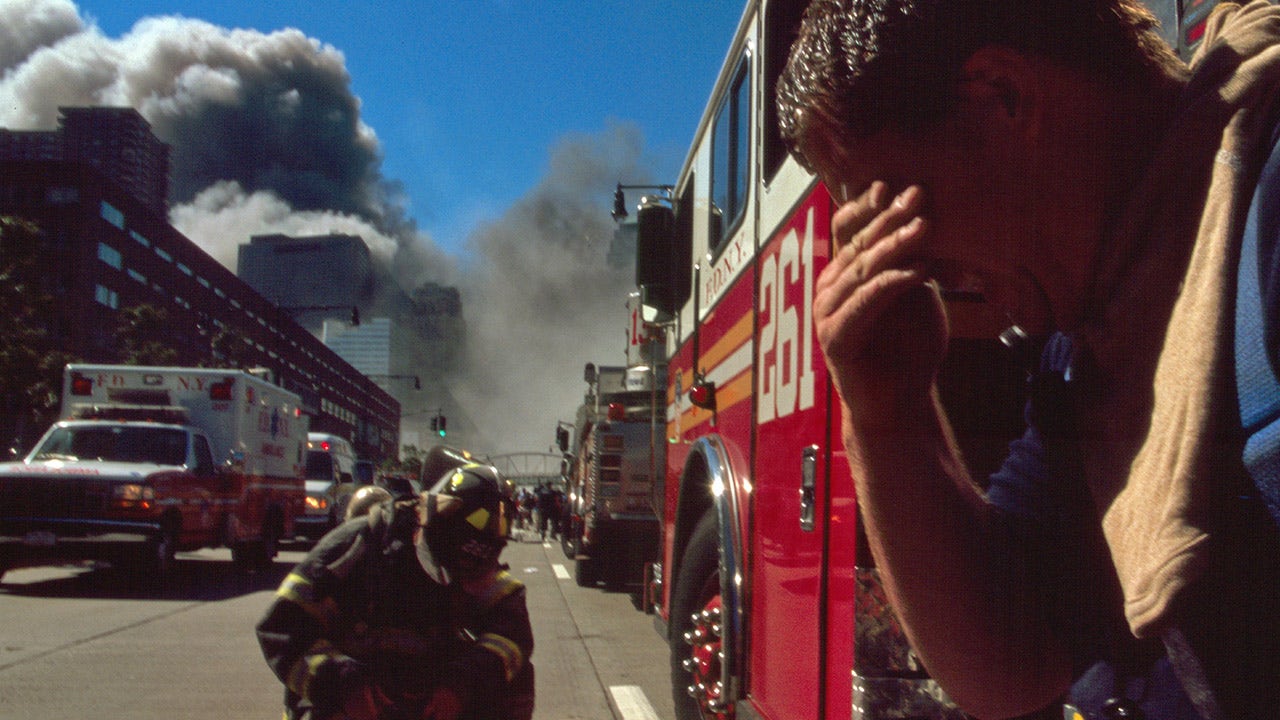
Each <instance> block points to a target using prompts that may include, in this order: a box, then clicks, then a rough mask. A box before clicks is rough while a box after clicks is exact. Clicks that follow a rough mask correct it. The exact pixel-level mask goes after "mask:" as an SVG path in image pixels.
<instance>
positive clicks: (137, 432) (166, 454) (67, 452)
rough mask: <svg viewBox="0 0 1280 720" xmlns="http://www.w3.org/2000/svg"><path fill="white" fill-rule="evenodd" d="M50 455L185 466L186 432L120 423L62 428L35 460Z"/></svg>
mask: <svg viewBox="0 0 1280 720" xmlns="http://www.w3.org/2000/svg"><path fill="white" fill-rule="evenodd" d="M51 458H63V459H69V460H114V461H117V462H136V463H152V464H155V465H183V464H185V463H186V461H187V434H186V433H185V432H183V431H182V430H177V429H174V428H155V427H146V428H144V427H123V426H120V425H89V426H71V427H60V428H56V429H54V431H53V432H52V433H50V435H49V437H48V438H47V439H46V440H45V442H44V444H42V445H41V446H40V447H39V449H37V450H36V454H35V459H37V460H46V459H51Z"/></svg>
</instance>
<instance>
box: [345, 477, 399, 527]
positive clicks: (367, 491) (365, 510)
mask: <svg viewBox="0 0 1280 720" xmlns="http://www.w3.org/2000/svg"><path fill="white" fill-rule="evenodd" d="M391 499H392V496H391V493H390V492H389V491H388V490H387V489H386V488H383V487H379V486H377V485H365V486H364V487H362V488H360V489H359V490H356V491H355V492H353V493H351V500H349V501H348V502H347V519H348V520H350V519H351V518H353V517H357V516H360V515H368V514H369V511H370V510H372V509H373V506H374V505H381V504H382V503H384V502H386V501H387V500H391Z"/></svg>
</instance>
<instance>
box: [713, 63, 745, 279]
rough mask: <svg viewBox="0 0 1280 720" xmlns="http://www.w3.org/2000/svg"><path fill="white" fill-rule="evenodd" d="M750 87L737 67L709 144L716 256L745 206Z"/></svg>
mask: <svg viewBox="0 0 1280 720" xmlns="http://www.w3.org/2000/svg"><path fill="white" fill-rule="evenodd" d="M750 91H751V83H750V82H749V81H748V75H747V60H745V59H744V60H743V61H742V63H741V64H739V65H738V69H737V71H736V72H735V73H734V75H733V82H731V83H730V84H729V92H728V93H727V94H726V95H725V96H724V98H723V99H722V100H721V101H720V109H719V110H718V111H717V112H716V121H715V127H714V129H713V133H714V134H713V136H712V141H711V227H710V242H709V245H710V250H711V252H712V253H713V254H715V253H717V252H718V251H719V249H720V245H721V244H722V243H723V242H724V240H725V238H727V237H729V235H730V234H731V233H732V232H733V231H734V230H735V229H736V228H737V225H738V223H739V222H741V220H742V216H743V211H744V210H745V209H746V206H747V188H748V181H749V178H750V175H749V173H748V171H749V169H750V167H751V164H750V159H751V153H750V148H751V143H750V141H751V123H750V115H749V113H750V109H751V96H750Z"/></svg>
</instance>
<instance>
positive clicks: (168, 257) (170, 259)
mask: <svg viewBox="0 0 1280 720" xmlns="http://www.w3.org/2000/svg"><path fill="white" fill-rule="evenodd" d="M156 254H157V255H159V256H160V259H161V260H164V261H165V262H173V256H172V255H170V254H169V253H167V252H165V251H164V250H161V249H160V248H156Z"/></svg>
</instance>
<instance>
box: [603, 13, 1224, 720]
mask: <svg viewBox="0 0 1280 720" xmlns="http://www.w3.org/2000/svg"><path fill="white" fill-rule="evenodd" d="M805 4H806V3H804V2H794V1H793V2H783V1H781V0H753V1H752V2H748V3H747V6H746V9H745V12H744V14H743V16H742V19H741V21H740V23H739V25H738V28H737V31H736V33H735V35H734V38H733V41H732V44H731V45H730V47H729V51H728V54H727V56H726V59H725V62H724V64H723V66H722V69H721V71H720V74H719V75H718V77H717V80H716V83H715V85H714V89H713V91H712V95H711V98H710V101H709V102H708V104H707V106H706V108H705V110H704V113H703V115H702V118H701V120H700V122H699V125H698V128H697V131H696V134H695V136H694V138H693V142H692V146H691V149H690V151H689V154H688V156H687V157H686V160H685V162H684V164H683V167H682V168H681V170H680V172H679V174H678V176H677V177H676V178H675V182H674V184H672V185H669V186H666V185H664V186H632V187H633V188H641V189H643V188H647V189H649V190H650V191H651V193H650V194H649V195H648V196H647V197H644V198H643V199H641V200H640V201H639V203H637V206H636V208H635V209H636V222H637V225H638V228H637V232H638V243H637V247H638V250H637V263H636V265H637V267H636V276H637V285H638V286H639V287H640V291H641V295H642V305H643V309H644V314H643V320H644V322H646V323H649V324H652V325H655V326H659V327H661V328H663V332H664V336H665V338H666V355H667V357H668V362H669V364H668V366H667V369H666V381H665V383H664V384H665V390H664V392H663V395H664V398H663V400H662V403H663V404H664V405H665V409H666V422H665V425H666V428H665V438H664V445H665V461H664V467H665V469H664V470H662V471H661V472H660V473H659V475H660V483H659V487H662V488H663V489H664V494H663V497H662V498H661V499H660V502H659V510H660V513H661V518H662V520H661V522H662V527H661V550H660V558H659V559H658V560H657V561H656V562H654V563H652V564H651V565H650V566H649V567H648V569H647V572H646V579H645V603H646V605H647V607H648V609H649V610H650V611H652V612H653V613H654V614H655V621H656V625H657V627H658V630H659V632H660V633H661V634H662V635H664V636H665V637H666V638H667V640H668V642H669V644H670V647H671V675H672V685H673V692H674V695H675V703H676V709H677V713H678V715H679V717H680V718H682V720H692V719H693V718H699V717H703V718H731V717H733V716H735V715H739V716H743V717H759V718H768V719H771V720H784V719H788V718H799V717H806V718H815V717H817V718H851V717H854V718H912V717H930V718H946V717H963V715H962V714H961V713H960V711H959V710H958V709H956V708H955V707H954V706H953V705H952V704H951V703H950V702H949V700H948V699H947V698H946V696H945V694H944V693H943V692H942V690H941V689H940V688H939V687H938V686H937V685H936V683H934V682H933V681H932V680H930V679H929V678H928V676H927V675H926V673H925V672H924V670H923V668H922V667H921V665H920V663H919V661H918V660H917V659H916V658H915V656H914V655H913V654H912V652H911V649H910V647H909V646H908V645H907V643H906V641H905V639H904V637H903V634H902V632H901V629H900V627H899V625H898V623H897V620H896V619H895V617H894V615H893V612H892V610H891V608H890V606H889V605H888V603H887V601H886V599H885V595H884V592H883V589H882V588H881V587H880V585H879V582H878V578H877V575H876V570H875V568H874V566H873V562H872V560H871V558H870V556H869V553H866V552H865V543H864V542H861V541H860V540H859V537H860V534H861V532H862V531H861V529H860V522H859V517H858V511H857V503H856V498H855V497H854V491H853V487H854V485H853V482H852V479H851V477H850V475H849V466H848V463H847V460H846V457H845V454H844V450H843V447H842V443H841V438H840V427H839V425H840V417H841V413H840V410H839V407H838V404H837V403H838V399H837V398H836V396H835V393H834V391H833V390H832V387H831V384H830V382H829V379H828V377H827V371H826V367H825V365H824V363H823V361H822V358H821V353H820V350H819V348H818V343H817V340H816V337H815V333H814V329H813V319H812V303H813V294H814V284H815V280H816V278H817V276H818V274H819V273H820V272H821V270H822V269H823V267H824V266H825V265H826V263H827V262H828V260H829V257H830V253H831V215H832V213H833V211H834V209H835V208H834V206H833V203H832V200H831V196H830V194H829V192H828V191H827V189H826V188H824V187H823V186H822V185H821V183H820V182H819V181H818V179H817V178H815V177H814V176H812V175H810V174H809V173H808V172H806V171H805V170H804V169H803V168H802V167H801V166H800V165H799V164H798V163H797V162H796V161H795V160H794V158H792V157H790V156H789V154H788V152H787V150H786V148H785V146H784V144H783V142H782V141H781V138H780V136H779V133H778V130H777V116H776V104H775V83H776V79H777V77H778V76H779V74H780V72H781V69H782V67H783V66H784V64H785V61H786V58H787V54H788V52H789V45H790V41H791V39H792V38H793V37H795V33H796V30H797V28H798V26H799V22H800V18H801V16H802V14H803V12H804V7H805ZM1154 4H1156V3H1155V2H1153V5H1154ZM1212 4H1213V3H1212V2H1206V1H1204V0H1183V1H1182V2H1180V3H1178V4H1177V5H1175V4H1174V0H1163V1H1162V2H1160V3H1159V5H1160V7H1158V8H1156V11H1157V15H1158V16H1159V17H1160V18H1161V19H1162V20H1163V23H1164V27H1165V28H1167V34H1166V39H1167V40H1169V41H1170V42H1172V43H1176V44H1177V46H1178V47H1179V49H1181V50H1184V51H1188V50H1190V49H1191V48H1192V47H1193V46H1194V44H1195V41H1196V40H1198V38H1199V33H1200V32H1201V31H1202V30H1203V19H1204V16H1205V14H1206V13H1207V10H1208V8H1209V6H1211V5H1212ZM1179 21H1180V22H1179ZM626 189H628V186H625V185H621V184H620V185H619V186H618V189H617V193H616V195H615V211H614V214H615V217H621V216H625V215H627V214H628V213H627V207H626V203H625V195H624V190H626ZM944 300H945V301H946V303H947V306H948V313H949V317H950V320H951V325H952V333H953V337H952V339H951V342H950V344H949V351H948V356H947V358H946V360H945V363H944V366H943V368H942V375H941V377H940V380H939V385H940V392H941V396H942V400H943V402H944V404H945V405H946V407H947V410H948V413H949V415H950V417H951V419H952V422H953V424H954V426H955V429H956V432H957V435H958V437H957V440H958V442H959V443H960V445H961V448H962V450H963V452H964V456H965V458H966V461H967V462H969V463H970V465H971V466H972V467H971V470H972V471H973V476H974V477H979V478H981V477H986V476H987V475H988V474H989V473H990V472H991V471H993V470H994V469H996V468H997V467H998V463H999V461H1000V459H1001V457H1002V456H1003V454H1004V452H1005V449H1006V447H1007V443H1008V442H1009V441H1010V440H1011V439H1013V438H1014V437H1016V436H1017V434H1018V433H1019V432H1020V431H1021V426H1022V417H1021V413H1022V402H1023V400H1022V398H1023V388H1024V382H1025V371H1024V369H1023V368H1024V363H1025V359H1022V360H1020V359H1018V358H1016V357H1015V356H1014V354H1013V353H1010V352H1009V351H1008V350H1007V349H1006V348H1004V347H1003V345H1002V344H1001V343H1000V342H999V341H998V339H997V338H998V337H999V336H1000V334H1001V332H1002V331H1003V330H1005V328H1004V327H1003V322H1002V320H1003V319H1002V318H1001V317H1000V316H999V314H998V313H996V312H995V311H994V310H993V309H992V308H991V307H989V306H988V305H987V304H986V303H985V302H984V301H983V298H982V297H981V296H980V295H979V294H976V293H972V292H965V291H963V290H953V291H949V292H947V293H946V294H945V297H944Z"/></svg>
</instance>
